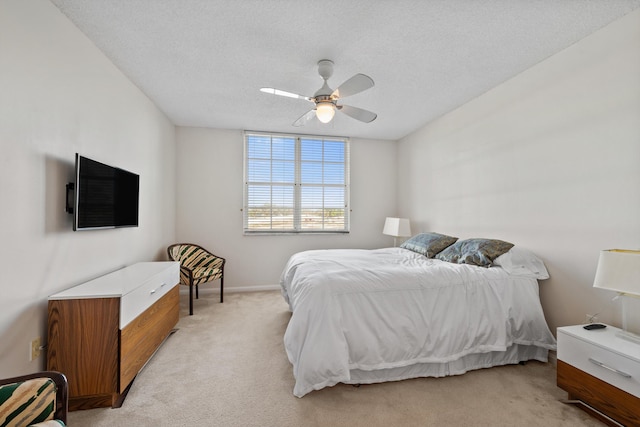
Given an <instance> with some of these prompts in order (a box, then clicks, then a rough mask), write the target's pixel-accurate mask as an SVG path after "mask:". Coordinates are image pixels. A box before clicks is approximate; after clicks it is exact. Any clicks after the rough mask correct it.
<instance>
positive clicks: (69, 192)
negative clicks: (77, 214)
mask: <svg viewBox="0 0 640 427" xmlns="http://www.w3.org/2000/svg"><path fill="white" fill-rule="evenodd" d="M66 188H67V194H66V196H67V199H66V205H65V208H64V210H65V212H67V213H70V214H72V213H73V193H74V190H75V188H76V186H75V184H74V183H73V182H70V183H68V184H67V185H66Z"/></svg>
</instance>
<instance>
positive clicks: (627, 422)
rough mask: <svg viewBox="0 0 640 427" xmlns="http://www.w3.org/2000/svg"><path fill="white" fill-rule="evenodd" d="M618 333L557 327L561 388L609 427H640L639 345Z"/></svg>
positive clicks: (559, 384)
mask: <svg viewBox="0 0 640 427" xmlns="http://www.w3.org/2000/svg"><path fill="white" fill-rule="evenodd" d="M619 331H620V329H618V328H615V327H613V326H607V327H606V328H604V329H595V330H590V331H589V330H585V329H584V328H583V327H582V326H580V325H578V326H566V327H562V328H558V387H560V388H562V389H564V390H566V391H567V392H568V394H569V400H568V401H567V403H580V404H581V405H584V406H581V407H582V408H583V409H585V410H587V412H590V413H591V414H592V415H594V416H596V417H598V418H600V420H601V421H603V422H605V423H606V424H608V425H611V426H620V425H623V426H640V343H634V342H630V341H626V340H624V339H622V338H619V337H617V336H616V333H618V332H619ZM594 410H595V411H594Z"/></svg>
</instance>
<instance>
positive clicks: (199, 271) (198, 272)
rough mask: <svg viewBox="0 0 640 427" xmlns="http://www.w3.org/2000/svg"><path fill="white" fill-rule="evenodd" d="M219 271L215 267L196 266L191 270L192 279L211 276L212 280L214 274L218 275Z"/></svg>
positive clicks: (220, 271)
mask: <svg viewBox="0 0 640 427" xmlns="http://www.w3.org/2000/svg"><path fill="white" fill-rule="evenodd" d="M221 273H222V270H221V269H219V268H215V267H196V268H194V269H193V270H192V272H191V274H193V279H194V280H200V279H204V278H208V277H211V280H213V278H214V277H215V276H218V275H220V274H221ZM212 276H213V277H212Z"/></svg>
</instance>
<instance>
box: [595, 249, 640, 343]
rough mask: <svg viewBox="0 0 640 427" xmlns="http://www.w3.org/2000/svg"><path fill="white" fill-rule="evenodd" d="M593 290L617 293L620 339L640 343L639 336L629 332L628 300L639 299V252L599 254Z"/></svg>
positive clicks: (613, 250)
mask: <svg viewBox="0 0 640 427" xmlns="http://www.w3.org/2000/svg"><path fill="white" fill-rule="evenodd" d="M593 287H594V288H600V289H607V290H610V291H614V292H617V293H618V297H623V300H622V329H623V331H622V332H620V333H619V334H618V336H619V337H620V338H624V339H626V340H629V341H633V342H637V343H640V335H637V334H635V333H632V332H629V331H628V330H627V327H628V315H629V313H628V308H627V304H628V300H627V299H625V298H629V297H631V298H638V297H640V251H637V250H629V249H607V250H603V251H601V252H600V259H599V260H598V268H597V269H596V277H595V279H594V281H593Z"/></svg>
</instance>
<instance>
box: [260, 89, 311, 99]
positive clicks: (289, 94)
mask: <svg viewBox="0 0 640 427" xmlns="http://www.w3.org/2000/svg"><path fill="white" fill-rule="evenodd" d="M260 92H264V93H270V94H271V95H278V96H286V97H287V98H295V99H304V100H306V101H312V102H313V100H312V99H311V98H310V97H308V96H304V95H298V94H297V93H292V92H287V91H284V90H280V89H276V88H273V87H263V88H260Z"/></svg>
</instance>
